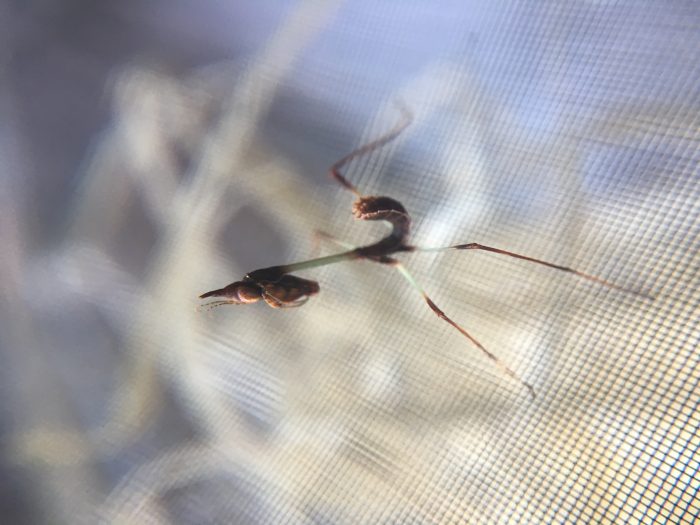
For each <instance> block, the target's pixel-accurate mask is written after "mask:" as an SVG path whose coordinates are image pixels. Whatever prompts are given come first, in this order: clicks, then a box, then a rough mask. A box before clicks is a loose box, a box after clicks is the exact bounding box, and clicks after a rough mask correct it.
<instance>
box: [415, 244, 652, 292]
mask: <svg viewBox="0 0 700 525" xmlns="http://www.w3.org/2000/svg"><path fill="white" fill-rule="evenodd" d="M411 248H412V250H411V251H419V252H441V251H446V250H481V251H485V252H491V253H498V254H501V255H507V256H508V257H514V258H516V259H522V260H523V261H528V262H532V263H536V264H541V265H543V266H547V267H549V268H554V269H555V270H561V271H562V272H567V273H572V274H574V275H577V276H579V277H581V278H583V279H587V280H589V281H593V282H595V283H598V284H602V285H603V286H607V287H609V288H614V289H616V290H621V291H623V292H627V293H632V294H635V295H639V296H641V297H644V298H646V299H653V298H654V297H653V296H652V295H651V294H649V293H646V292H640V291H638V290H632V289H630V288H625V287H624V286H620V285H619V284H615V283H612V282H610V281H606V280H605V279H603V278H601V277H598V276H596V275H591V274H588V273H584V272H582V271H580V270H576V269H574V268H570V267H568V266H562V265H560V264H554V263H551V262H547V261H543V260H542V259H536V258H534V257H530V256H527V255H522V254H519V253H515V252H510V251H508V250H502V249H500V248H494V247H492V246H486V245H484V244H479V243H476V242H470V243H467V244H455V245H453V246H444V247H442V248H419V247H411Z"/></svg>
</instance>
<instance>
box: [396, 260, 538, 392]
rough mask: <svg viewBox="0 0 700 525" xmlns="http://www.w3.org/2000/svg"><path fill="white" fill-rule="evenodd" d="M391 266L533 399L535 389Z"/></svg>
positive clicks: (407, 274)
mask: <svg viewBox="0 0 700 525" xmlns="http://www.w3.org/2000/svg"><path fill="white" fill-rule="evenodd" d="M389 264H390V265H391V266H393V267H394V268H396V269H397V270H398V271H399V273H401V275H403V277H404V278H405V279H406V280H407V281H408V282H409V283H410V284H411V286H412V287H413V288H414V289H415V290H416V291H417V292H418V293H420V294H421V295H422V296H423V299H424V300H425V302H426V303H427V305H428V306H429V307H430V309H431V310H432V311H433V312H435V314H436V315H437V316H438V317H439V318H440V319H442V320H443V321H446V322H447V323H448V324H450V325H451V326H452V327H453V328H455V329H456V330H457V331H458V332H459V333H460V334H462V335H463V336H464V337H466V338H467V339H469V340H470V341H471V342H472V344H473V345H474V346H476V347H477V348H478V349H479V350H481V352H482V353H483V354H484V355H485V356H486V357H488V358H489V359H490V360H491V361H492V362H493V363H494V364H495V365H496V366H497V367H498V368H500V369H501V371H502V372H503V373H504V374H506V375H507V376H509V377H511V378H513V379H515V380H516V381H518V382H520V383H521V384H522V385H523V386H524V387H525V388H527V390H528V392H529V393H530V395H531V396H532V398H533V399H534V398H535V389H534V387H533V386H532V385H531V384H530V383H528V382H526V381H525V380H524V379H523V378H522V377H520V376H519V375H518V374H516V373H515V372H514V371H513V370H512V369H511V368H510V367H509V366H508V365H506V364H505V363H504V362H503V361H502V360H501V359H500V358H498V357H497V356H496V355H495V354H494V353H493V352H491V351H490V350H487V349H486V348H485V347H484V345H482V344H481V343H480V342H479V341H478V340H477V339H476V338H475V337H474V336H473V335H471V334H470V333H469V332H467V331H466V330H465V329H464V328H463V327H462V326H460V325H459V324H457V323H456V322H455V321H453V320H452V319H450V318H449V317H448V316H447V315H446V314H445V312H443V311H442V310H441V309H440V308H439V307H438V305H436V304H435V303H434V302H433V300H432V299H431V298H430V297H429V296H428V294H427V293H426V292H425V290H423V288H422V287H421V286H420V285H419V284H418V282H417V281H416V280H415V279H414V278H413V276H412V275H411V274H410V272H409V271H408V270H407V269H406V267H405V266H404V265H403V264H401V263H400V262H399V261H397V260H396V259H394V260H392V262H390V263H389Z"/></svg>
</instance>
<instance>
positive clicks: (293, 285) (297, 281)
mask: <svg viewBox="0 0 700 525" xmlns="http://www.w3.org/2000/svg"><path fill="white" fill-rule="evenodd" d="M400 110H401V114H402V119H401V121H400V122H399V123H398V124H397V125H396V126H395V127H394V128H393V129H392V130H391V131H389V132H388V133H386V134H385V135H383V136H381V137H379V138H378V139H376V140H374V141H372V142H369V143H368V144H365V145H363V146H361V147H359V148H357V149H355V150H353V151H352V152H350V153H349V154H347V155H346V156H345V157H343V158H342V159H340V160H339V161H337V162H336V163H335V164H333V166H331V168H330V176H331V177H332V178H333V179H335V180H336V181H337V182H339V183H340V184H341V185H342V186H343V187H344V188H346V189H347V190H349V191H350V192H352V193H353V194H355V196H356V197H357V200H356V201H355V203H354V204H353V207H352V211H353V215H354V216H355V217H356V218H357V219H361V220H369V221H380V220H381V221H386V222H388V223H389V224H390V225H391V228H392V229H391V232H390V233H389V234H388V235H387V236H386V237H384V238H382V239H380V240H379V241H377V242H375V243H373V244H368V245H366V246H360V247H357V248H353V247H350V246H348V245H347V244H346V243H343V242H340V241H337V240H336V241H335V242H336V243H338V244H340V245H343V246H345V247H346V248H347V250H346V251H343V252H340V253H337V254H334V255H329V256H326V257H319V258H316V259H311V260H307V261H302V262H297V263H293V264H284V265H280V266H271V267H269V268H262V269H260V270H255V271H253V272H250V273H248V274H246V275H245V277H243V279H242V280H240V281H236V282H233V283H231V284H229V285H228V286H225V287H224V288H220V289H218V290H212V291H210V292H206V293H204V294H202V295H200V296H199V297H200V299H207V298H210V297H215V298H218V299H217V300H216V301H213V302H210V303H207V304H204V305H203V307H204V308H205V309H211V308H216V307H218V306H223V305H227V304H248V303H254V302H257V301H260V300H263V301H265V302H266V303H267V304H268V305H269V306H271V307H273V308H292V307H298V306H301V305H303V304H304V303H306V301H308V300H309V298H310V297H311V296H312V295H315V294H317V293H318V292H319V289H320V288H319V285H318V283H317V282H315V281H311V280H308V279H302V278H301V277H297V276H295V275H292V273H293V272H297V271H300V270H307V269H310V268H316V267H319V266H325V265H328V264H334V263H337V262H340V261H349V260H360V259H364V260H369V261H372V262H375V263H379V264H383V265H386V266H390V267H392V268H395V269H396V270H398V272H399V273H400V274H401V275H402V276H403V277H404V278H405V279H406V281H408V282H409V283H410V285H411V286H412V287H413V288H414V289H415V290H417V291H418V293H420V294H421V296H422V297H423V300H424V301H425V302H426V304H427V305H428V306H429V307H430V309H431V310H432V311H433V312H434V313H435V314H436V315H437V316H438V317H439V318H440V319H442V320H444V321H445V322H447V323H448V324H450V325H451V326H452V327H453V328H455V329H456V330H457V331H458V332H459V333H460V334H462V335H463V336H464V337H466V338H467V339H468V340H469V341H471V343H472V344H473V345H474V346H476V347H477V348H478V349H479V350H480V351H481V352H482V353H483V354H484V355H485V356H486V357H488V358H489V359H490V360H491V361H492V362H493V363H494V364H495V365H496V366H497V367H498V368H499V369H500V370H501V371H502V372H503V373H505V374H506V375H507V376H509V377H511V378H513V379H515V380H516V381H519V382H520V383H521V384H522V385H523V386H524V387H525V388H527V390H528V392H529V393H530V395H531V396H532V397H533V398H534V397H535V389H534V387H533V386H532V385H531V384H530V383H528V382H526V381H525V380H524V379H523V378H522V377H520V376H519V375H518V374H516V373H515V372H514V371H513V370H512V369H511V368H510V367H509V366H508V365H507V364H506V363H505V362H503V361H502V360H501V359H500V358H499V357H497V356H496V354H494V353H493V352H491V351H490V350H488V349H487V348H486V347H485V346H484V345H482V344H481V343H480V342H479V341H478V340H477V339H476V338H475V337H474V336H472V335H471V334H470V333H469V332H468V331H467V330H466V329H465V328H464V327H462V326H461V325H460V324H458V323H457V322H455V321H454V320H453V319H452V318H450V317H448V316H447V315H446V314H445V312H443V311H442V310H441V309H440V307H438V306H437V304H435V302H434V301H433V300H432V299H431V298H430V297H429V296H428V294H427V293H426V292H425V290H423V288H422V287H421V286H420V285H419V284H418V282H417V281H416V280H415V279H414V278H413V276H412V275H411V274H410V273H409V271H408V270H407V269H406V267H405V266H404V265H403V264H402V263H401V262H400V261H399V260H398V259H396V258H394V257H393V255H394V254H397V253H401V252H440V251H446V250H482V251H487V252H492V253H497V254H500V255H507V256H509V257H514V258H516V259H522V260H524V261H528V262H531V263H536V264H540V265H543V266H547V267H549V268H554V269H556V270H560V271H563V272H568V273H571V274H574V275H577V276H578V277H581V278H583V279H587V280H589V281H593V282H596V283H598V284H601V285H604V286H607V287H610V288H615V289H618V290H622V291H625V292H629V293H633V294H635V295H641V296H644V297H646V298H651V296H649V295H648V294H645V293H642V292H638V291H635V290H630V289H627V288H624V287H622V286H619V285H617V284H615V283H612V282H609V281H606V280H604V279H601V278H600V277H596V276H595V275H590V274H587V273H584V272H581V271H579V270H575V269H573V268H569V267H567V266H562V265H559V264H554V263H551V262H547V261H543V260H541V259H536V258H534V257H529V256H527V255H521V254H518V253H514V252H511V251H508V250H503V249H500V248H494V247H491V246H486V245H483V244H479V243H475V242H470V243H466V244H455V245H451V246H444V247H439V248H422V247H418V246H413V245H411V244H410V243H409V242H408V236H409V233H410V229H411V218H410V216H409V214H408V212H407V211H406V209H405V208H404V206H403V205H402V204H401V203H400V202H399V201H397V200H396V199H393V198H391V197H385V196H365V195H363V194H362V193H360V191H359V190H358V189H357V188H356V187H355V186H354V185H352V184H351V183H350V182H349V181H348V180H347V179H346V178H345V176H344V175H343V174H342V173H341V169H342V168H343V167H344V166H345V165H346V164H347V163H348V162H350V161H351V160H352V159H355V158H357V157H359V156H361V155H365V154H368V153H370V152H371V151H374V150H376V149H378V148H381V147H382V146H384V145H386V144H387V143H389V142H391V141H392V140H394V139H396V138H397V137H398V136H399V135H400V134H401V132H402V131H404V130H405V129H406V128H407V127H408V126H409V125H410V123H411V122H412V120H413V115H412V113H411V112H410V111H409V110H408V109H407V108H406V107H404V106H402V105H401V106H400ZM320 234H321V235H322V236H324V237H328V238H330V239H331V240H335V239H334V238H333V237H332V236H331V235H329V234H327V233H324V232H320Z"/></svg>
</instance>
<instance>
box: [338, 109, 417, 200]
mask: <svg viewBox="0 0 700 525" xmlns="http://www.w3.org/2000/svg"><path fill="white" fill-rule="evenodd" d="M397 105H398V106H399V110H400V111H401V116H402V119H401V120H400V121H399V123H398V124H397V125H396V126H395V127H394V129H392V130H391V131H389V132H388V133H387V134H386V135H382V136H381V137H379V138H378V139H376V140H373V141H372V142H369V143H367V144H365V145H364V146H360V147H359V148H357V149H355V150H353V151H351V152H350V153H348V154H347V155H345V156H344V157H343V158H342V159H340V160H339V161H338V162H336V163H335V164H333V166H331V169H330V174H331V177H333V178H334V179H335V180H337V181H338V182H339V183H340V184H341V185H342V186H343V187H344V188H346V189H348V190H350V191H351V192H353V193H354V194H355V195H357V196H358V197H362V194H361V193H360V191H359V190H358V189H357V188H356V187H355V186H353V185H352V184H351V183H350V182H349V181H348V180H347V179H346V178H345V177H344V176H343V175H342V174H341V173H340V168H342V167H343V166H345V165H346V164H347V163H348V162H350V161H351V160H352V159H355V158H357V157H360V156H362V155H365V154H367V153H370V152H371V151H374V150H375V149H378V148H381V147H382V146H384V145H385V144H388V143H389V142H391V141H392V140H394V139H395V138H396V137H398V136H399V135H400V134H401V132H402V131H403V130H405V129H406V128H407V127H408V126H409V124H411V122H412V121H413V114H412V113H411V112H410V111H409V109H408V108H407V107H406V106H404V105H403V104H401V103H397Z"/></svg>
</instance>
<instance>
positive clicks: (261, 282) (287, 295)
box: [199, 267, 320, 308]
mask: <svg viewBox="0 0 700 525" xmlns="http://www.w3.org/2000/svg"><path fill="white" fill-rule="evenodd" d="M271 270H274V267H273V268H271ZM252 273H253V274H257V278H256V279H254V278H252V277H251V276H250V274H248V275H246V276H245V278H244V279H243V280H242V281H236V282H233V283H231V284H229V285H228V286H225V287H223V288H220V289H218V290H212V291H210V292H206V293H204V294H202V295H200V296H199V298H200V299H206V298H208V297H221V298H222V300H220V301H217V302H215V303H212V306H221V305H223V304H249V303H256V302H258V301H259V300H261V299H262V300H264V301H265V302H266V303H267V304H268V305H270V306H271V307H272V308H290V307H295V306H301V305H302V304H304V303H305V302H306V301H307V300H308V298H309V297H310V296H312V295H315V294H317V293H318V292H319V289H320V288H319V286H318V283H317V282H316V281H311V280H309V279H302V278H301V277H297V276H295V275H289V274H284V275H278V274H277V273H276V272H274V271H271V272H267V277H268V278H267V279H266V278H265V277H266V275H265V272H264V271H261V270H258V271H257V272H252ZM270 278H271V279H270Z"/></svg>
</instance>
